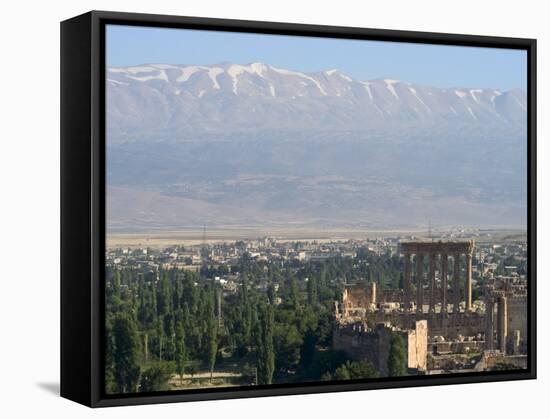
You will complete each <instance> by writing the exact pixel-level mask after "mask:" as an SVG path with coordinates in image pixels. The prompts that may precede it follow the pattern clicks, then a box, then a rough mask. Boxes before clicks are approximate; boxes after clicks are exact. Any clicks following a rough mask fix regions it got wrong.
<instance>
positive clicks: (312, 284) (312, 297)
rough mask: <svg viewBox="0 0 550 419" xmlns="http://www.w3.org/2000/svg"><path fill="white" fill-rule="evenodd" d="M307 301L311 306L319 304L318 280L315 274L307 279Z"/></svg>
mask: <svg viewBox="0 0 550 419" xmlns="http://www.w3.org/2000/svg"><path fill="white" fill-rule="evenodd" d="M307 302H308V303H309V305H311V306H315V305H316V304H317V280H316V279H315V277H314V276H312V277H310V278H309V279H308V281H307Z"/></svg>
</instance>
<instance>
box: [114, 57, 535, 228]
mask: <svg viewBox="0 0 550 419" xmlns="http://www.w3.org/2000/svg"><path fill="white" fill-rule="evenodd" d="M106 79H107V148H108V150H107V156H108V167H107V186H108V192H107V193H108V199H107V202H108V207H107V210H108V214H109V216H108V222H109V228H115V229H119V230H120V231H132V230H133V229H143V230H150V229H157V228H159V229H163V228H166V229H172V230H177V229H180V228H187V227H197V226H203V225H204V224H207V225H209V226H219V227H227V226H231V227H232V228H233V227H235V228H240V226H251V225H255V226H262V227H265V226H268V225H271V226H284V227H287V226H288V225H289V223H292V225H293V226H298V225H299V226H302V227H304V228H306V227H307V228H310V227H312V228H326V227H327V226H334V227H338V228H339V227H342V226H344V227H346V228H348V227H353V228H355V227H357V226H362V228H363V227H365V226H367V227H369V228H371V227H372V228H381V227H382V226H384V227H388V228H408V227H415V228H416V227H418V226H420V225H425V223H426V222H427V220H428V219H429V220H431V222H433V223H435V224H439V225H455V226H456V225H475V226H488V225H498V226H522V225H524V223H525V214H526V212H525V202H526V189H525V187H526V184H527V183H526V181H525V174H526V167H525V163H526V161H527V160H526V159H524V158H518V156H525V155H526V146H527V141H526V133H527V130H526V108H527V107H526V95H525V92H523V91H521V90H511V91H500V90H495V89H480V88H465V87H457V88H453V89H440V88H435V87H429V86H421V85H415V84H410V83H407V82H404V81H398V80H391V79H377V80H366V81H365V80H356V79H354V78H352V77H350V76H349V75H347V74H345V73H343V72H341V71H339V70H336V69H330V70H327V71H321V72H316V73H304V72H300V71H295V70H292V69H283V68H278V67H274V66H270V65H267V64H264V63H252V64H248V65H240V64H232V63H223V64H218V65H213V66H199V65H193V66H190V65H172V64H148V65H141V66H135V67H125V68H109V69H107V74H106Z"/></svg>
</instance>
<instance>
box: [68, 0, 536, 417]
mask: <svg viewBox="0 0 550 419" xmlns="http://www.w3.org/2000/svg"><path fill="white" fill-rule="evenodd" d="M83 16H86V17H88V16H89V19H90V20H91V24H90V28H91V45H90V55H91V66H90V71H91V74H90V80H91V86H90V97H91V115H89V120H90V130H91V137H90V155H91V167H92V173H91V175H90V176H91V180H92V182H91V185H89V188H90V191H91V205H92V208H91V220H90V223H89V228H90V230H91V237H92V243H91V246H90V247H91V253H90V258H91V261H92V262H91V275H90V276H91V278H90V284H89V289H90V298H91V303H90V307H91V325H90V340H91V348H90V354H91V359H90V360H89V365H90V368H91V371H90V376H91V383H90V399H89V403H84V404H87V405H88V406H91V407H106V406H122V405H137V404H153V403H167V402H183V401H200V400H216V399H234V398H249V397H266V396H283V395H298V394H312V393H328V392H341V391H359V390H372V389H389V388H408V387H428V386H433V385H452V384H467V383H489V382H497V381H514V380H526V379H535V378H536V354H537V352H536V349H537V348H536V342H537V340H536V74H537V72H536V40H535V39H530V38H507V37H494V36H480V35H460V34H446V33H433V32H413V31H400V30H385V29H366V28H353V27H338V26H322V25H310V24H294V23H282V22H262V21H244V20H232V19H215V18H200V17H181V16H169V15H150V14H136V13H122V12H106V11H92V12H89V13H88V14H85V15H83ZM108 23H114V24H131V25H139V26H165V27H182V28H184V27H185V28H196V29H209V30H222V31H245V32H250V33H271V34H280V35H303V36H318V37H332V38H334V37H342V38H349V39H371V40H381V41H393V42H411V43H432V44H441V45H463V46H477V47H491V48H506V49H523V50H526V51H527V65H528V68H527V72H528V87H527V95H528V103H529V107H528V123H527V129H528V134H527V141H528V152H527V159H528V162H527V163H528V166H527V168H528V176H527V177H528V180H527V181H528V185H527V191H528V227H527V230H528V272H529V293H528V305H529V313H528V322H529V326H528V327H529V350H528V352H529V358H528V369H527V370H525V371H521V372H516V373H511V372H499V373H482V374H473V375H470V374H469V373H465V374H456V375H445V376H422V377H420V378H413V377H402V378H392V379H388V380H382V379H380V380H377V381H370V382H366V381H361V382H346V383H338V382H331V383H329V384H325V383H322V384H321V383H316V384H315V383H313V384H312V383H301V384H296V385H285V386H281V387H277V386H270V387H268V388H260V387H256V388H239V389H237V390H236V389H217V390H215V391H196V392H195V391H194V392H189V391H188V392H185V391H174V392H164V393H158V394H156V393H155V394H150V395H145V396H144V395H140V394H131V395H116V396H110V395H109V396H107V395H105V394H104V390H103V389H104V386H103V383H104V377H103V360H102V356H103V336H104V322H103V321H102V319H103V315H102V310H103V308H104V306H103V285H104V282H103V276H104V266H103V263H104V250H105V230H104V227H105V205H104V201H105V162H104V157H105V156H104V145H105V136H104V133H105V129H104V128H105V121H104V112H105V105H104V103H105V102H104V100H105V80H104V74H103V70H104V66H105V51H104V42H105V39H104V31H103V28H104V25H105V24H108ZM62 25H63V23H62ZM84 186H85V185H84ZM62 223H63V216H62ZM63 263H64V261H63V260H62V264H63ZM62 305H63V301H62ZM77 401H78V400H77ZM80 402H82V401H80Z"/></svg>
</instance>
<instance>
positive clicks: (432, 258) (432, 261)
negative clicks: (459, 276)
mask: <svg viewBox="0 0 550 419" xmlns="http://www.w3.org/2000/svg"><path fill="white" fill-rule="evenodd" d="M429 258H430V272H429V275H430V277H429V280H430V313H434V312H435V253H432V252H430V254H429Z"/></svg>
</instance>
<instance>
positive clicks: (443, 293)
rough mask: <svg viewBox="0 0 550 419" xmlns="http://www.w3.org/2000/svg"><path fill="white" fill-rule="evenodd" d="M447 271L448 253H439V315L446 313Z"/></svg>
mask: <svg viewBox="0 0 550 419" xmlns="http://www.w3.org/2000/svg"><path fill="white" fill-rule="evenodd" d="M447 272H449V255H447V253H442V254H441V316H445V315H446V314H447Z"/></svg>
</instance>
